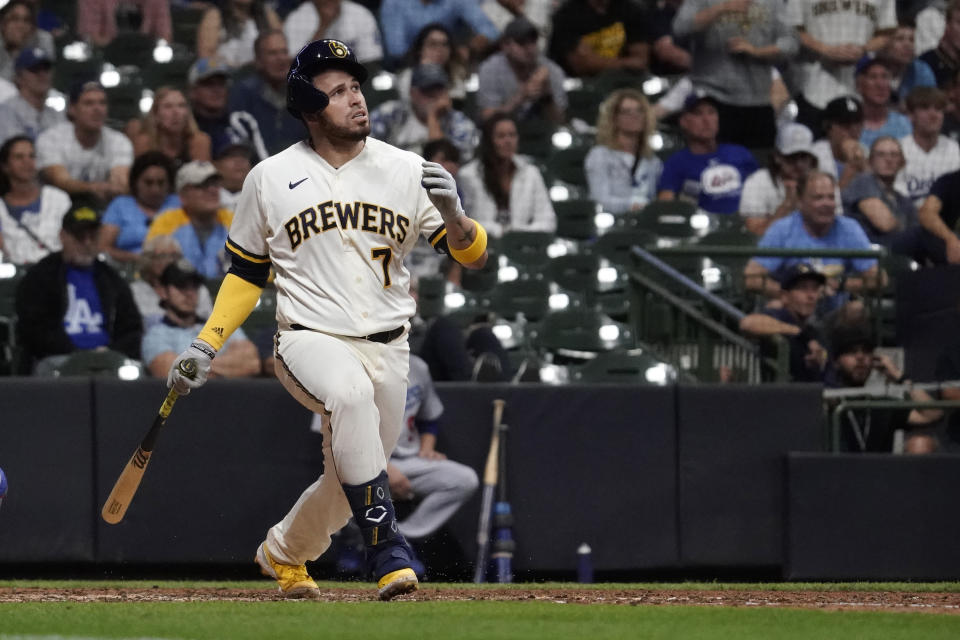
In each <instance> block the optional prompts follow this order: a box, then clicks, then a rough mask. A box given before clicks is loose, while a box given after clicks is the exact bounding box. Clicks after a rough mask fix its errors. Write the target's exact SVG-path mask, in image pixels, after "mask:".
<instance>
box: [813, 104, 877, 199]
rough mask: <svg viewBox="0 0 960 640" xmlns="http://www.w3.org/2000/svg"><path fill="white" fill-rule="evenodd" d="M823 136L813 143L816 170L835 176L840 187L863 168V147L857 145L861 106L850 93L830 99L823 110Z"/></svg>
mask: <svg viewBox="0 0 960 640" xmlns="http://www.w3.org/2000/svg"><path fill="white" fill-rule="evenodd" d="M823 131H824V133H825V134H826V136H825V137H824V138H822V139H820V140H817V141H816V142H814V143H813V147H812V148H811V151H812V152H813V155H815V156H817V166H818V168H819V169H820V171H823V172H824V173H828V174H830V175H831V176H833V177H834V178H836V179H837V183H838V186H839V188H840V189H843V188H845V187H846V186H847V185H848V184H850V181H851V180H853V179H854V178H856V177H857V176H858V175H860V174H861V173H863V172H864V171H866V170H867V150H866V149H865V148H864V146H863V145H862V144H860V135H861V134H862V133H863V107H862V106H861V105H860V101H859V100H857V99H856V98H854V97H852V96H843V97H840V98H834V99H833V100H831V101H830V102H829V103H828V104H827V107H826V109H824V110H823Z"/></svg>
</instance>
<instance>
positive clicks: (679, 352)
mask: <svg viewBox="0 0 960 640" xmlns="http://www.w3.org/2000/svg"><path fill="white" fill-rule="evenodd" d="M632 253H633V256H634V258H635V260H636V262H637V265H636V268H634V269H631V272H630V282H631V294H632V297H633V300H632V304H631V322H632V324H633V326H634V327H635V330H636V331H635V332H636V335H638V336H640V337H641V339H642V340H643V341H644V342H647V343H648V345H649V347H650V348H651V349H652V350H653V351H654V352H655V353H657V355H658V356H659V357H661V358H663V359H665V360H667V361H668V362H670V363H671V364H673V365H674V366H675V367H676V368H677V369H678V370H679V371H685V372H688V373H695V377H696V379H697V380H700V381H710V380H717V379H718V378H719V377H720V373H719V372H720V371H721V369H723V368H729V369H730V370H731V371H732V372H733V373H734V375H739V376H740V378H742V380H743V381H745V382H761V381H763V380H771V379H772V380H775V381H785V380H786V379H787V375H788V373H787V370H788V358H789V346H788V344H787V341H786V340H785V339H784V338H783V337H782V336H773V337H772V338H771V340H770V341H769V343H770V344H771V345H772V346H773V351H774V354H773V356H772V357H767V356H765V355H764V354H763V353H762V351H761V347H760V344H759V343H757V342H755V341H751V340H749V339H747V338H745V337H744V336H742V335H740V334H739V333H737V332H736V331H734V330H731V329H730V328H729V326H728V325H731V324H732V325H734V326H738V325H739V323H740V320H741V319H742V318H743V317H744V315H745V314H744V313H743V312H742V311H740V310H739V309H737V308H736V307H735V306H733V305H732V304H730V303H729V302H727V301H726V300H723V299H722V298H720V297H718V296H716V295H715V294H713V293H711V292H709V291H707V290H706V289H705V288H703V287H702V286H701V285H699V284H697V283H696V282H694V281H693V280H691V279H690V278H689V277H687V276H686V275H684V274H682V273H680V272H679V271H678V270H676V269H674V268H673V267H671V266H670V265H669V264H667V263H665V262H664V261H663V260H660V259H659V258H658V257H657V256H655V255H653V254H652V253H651V252H650V251H648V250H646V249H643V248H641V247H633V248H632ZM651 272H652V273H651ZM664 279H665V280H666V281H667V282H669V284H670V285H671V286H673V287H675V288H679V289H680V290H681V291H682V292H683V294H684V295H680V294H678V293H676V292H675V291H672V290H671V288H670V286H666V285H665V284H664V282H663V280H664ZM657 303H659V306H658V307H654V305H655V304H657ZM658 313H666V314H667V315H669V317H668V318H662V319H661V320H662V321H663V322H662V327H661V329H660V330H659V331H658V330H657V329H654V328H653V327H652V326H651V325H652V324H653V323H654V322H655V321H654V320H653V317H652V316H653V314H658ZM713 316H716V318H714V317H713ZM658 333H659V335H657V334H658Z"/></svg>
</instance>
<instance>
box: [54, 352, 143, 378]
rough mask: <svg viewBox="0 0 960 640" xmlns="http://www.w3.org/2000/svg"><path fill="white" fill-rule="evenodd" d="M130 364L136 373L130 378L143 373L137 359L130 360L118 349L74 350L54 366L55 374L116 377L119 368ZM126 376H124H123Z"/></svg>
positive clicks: (118, 373)
mask: <svg viewBox="0 0 960 640" xmlns="http://www.w3.org/2000/svg"><path fill="white" fill-rule="evenodd" d="M127 366H132V367H136V368H137V374H136V375H135V376H131V377H132V378H139V377H141V376H142V375H143V365H142V364H141V363H140V362H139V361H137V360H131V359H130V358H128V357H127V356H126V355H124V354H122V353H120V352H119V351H113V350H111V349H104V350H92V349H85V350H83V351H76V352H74V353H72V354H71V355H70V357H69V358H67V360H66V361H65V362H64V363H63V364H61V365H60V366H58V367H56V369H55V370H54V371H55V375H57V376H98V377H105V378H118V377H121V376H120V368H121V367H127ZM124 377H125V378H126V376H124Z"/></svg>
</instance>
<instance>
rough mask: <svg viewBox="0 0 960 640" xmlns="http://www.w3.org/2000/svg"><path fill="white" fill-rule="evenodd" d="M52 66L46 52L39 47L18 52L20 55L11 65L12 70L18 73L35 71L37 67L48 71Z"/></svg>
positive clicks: (51, 61)
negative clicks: (25, 70) (23, 70)
mask: <svg viewBox="0 0 960 640" xmlns="http://www.w3.org/2000/svg"><path fill="white" fill-rule="evenodd" d="M52 66H53V60H51V59H50V56H48V55H47V52H46V51H44V50H43V49H41V48H40V47H30V48H28V49H24V50H23V51H21V52H20V55H18V56H17V59H16V61H15V62H14V63H13V68H14V70H15V71H20V70H22V69H28V70H32V69H36V68H37V67H46V68H47V69H49V68H50V67H52Z"/></svg>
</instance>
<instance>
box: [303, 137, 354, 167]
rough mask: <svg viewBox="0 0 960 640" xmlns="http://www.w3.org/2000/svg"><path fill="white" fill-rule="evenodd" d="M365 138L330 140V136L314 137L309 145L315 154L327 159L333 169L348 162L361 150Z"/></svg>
mask: <svg viewBox="0 0 960 640" xmlns="http://www.w3.org/2000/svg"><path fill="white" fill-rule="evenodd" d="M366 143H367V140H366V138H364V139H363V140H331V139H330V138H321V137H314V138H313V139H312V140H311V141H310V146H311V147H313V150H314V151H316V152H317V155H318V156H320V157H321V158H323V159H324V160H326V161H327V164H329V165H330V166H331V167H333V168H334V169H339V168H340V167H342V166H343V165H345V164H346V163H348V162H350V161H351V160H353V159H354V158H356V157H357V156H358V155H360V152H361V151H363V147H364V145H366Z"/></svg>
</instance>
